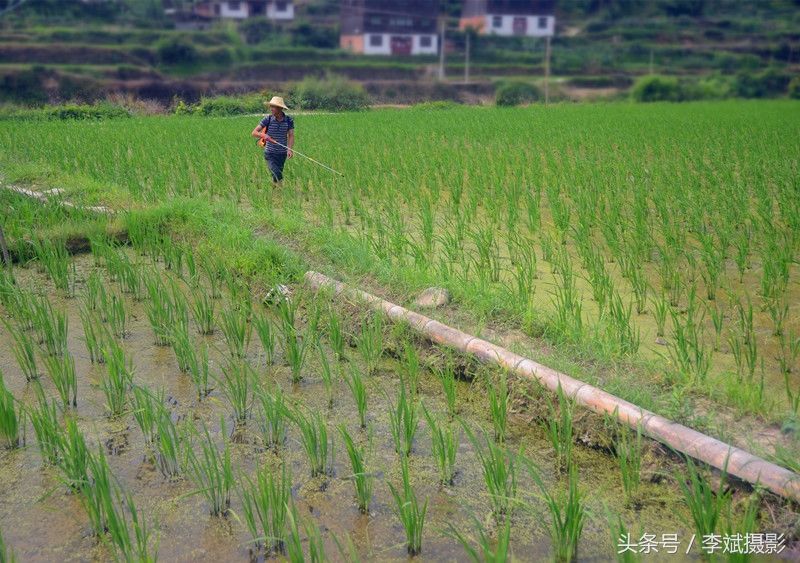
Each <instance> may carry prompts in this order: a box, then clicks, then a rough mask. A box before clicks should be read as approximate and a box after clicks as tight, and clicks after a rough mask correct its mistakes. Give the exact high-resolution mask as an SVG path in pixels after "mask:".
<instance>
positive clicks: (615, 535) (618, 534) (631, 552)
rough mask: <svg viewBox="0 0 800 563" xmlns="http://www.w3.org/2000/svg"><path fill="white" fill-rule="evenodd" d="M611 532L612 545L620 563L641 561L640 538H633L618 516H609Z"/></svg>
mask: <svg viewBox="0 0 800 563" xmlns="http://www.w3.org/2000/svg"><path fill="white" fill-rule="evenodd" d="M608 522H609V530H610V531H611V545H612V546H613V547H614V553H615V554H616V559H617V561H618V562H619V563H635V562H636V561H641V560H642V557H641V556H640V555H639V545H638V538H637V537H632V536H631V532H630V530H629V529H628V527H627V526H626V525H625V522H623V521H622V517H621V516H619V515H618V514H609V516H608Z"/></svg>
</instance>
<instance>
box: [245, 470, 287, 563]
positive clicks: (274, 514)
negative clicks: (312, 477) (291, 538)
mask: <svg viewBox="0 0 800 563" xmlns="http://www.w3.org/2000/svg"><path fill="white" fill-rule="evenodd" d="M238 481H239V483H240V485H239V487H237V489H236V490H237V493H238V495H239V498H240V500H241V502H242V516H243V519H244V522H245V525H246V527H247V529H248V531H249V532H250V535H251V536H252V538H253V543H254V544H255V545H256V547H257V548H260V547H264V548H265V549H266V554H267V555H269V553H270V552H276V553H283V552H284V551H285V543H286V532H287V529H286V528H287V523H288V518H289V504H290V501H291V486H292V477H291V474H290V473H287V471H286V465H281V471H280V474H278V473H277V472H276V471H273V470H272V469H270V468H269V467H267V466H263V467H261V469H260V470H259V471H258V473H257V474H256V480H255V482H253V481H252V480H251V479H250V478H249V477H247V476H242V477H241V478H240V479H239V480H238Z"/></svg>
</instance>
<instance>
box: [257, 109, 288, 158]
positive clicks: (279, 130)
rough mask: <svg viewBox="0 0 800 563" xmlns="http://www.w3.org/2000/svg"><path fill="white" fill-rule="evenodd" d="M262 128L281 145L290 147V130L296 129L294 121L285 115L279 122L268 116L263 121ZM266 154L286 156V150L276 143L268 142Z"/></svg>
mask: <svg viewBox="0 0 800 563" xmlns="http://www.w3.org/2000/svg"><path fill="white" fill-rule="evenodd" d="M259 125H260V126H261V127H262V128H266V130H267V131H266V133H267V135H269V136H270V137H272V138H273V139H275V140H276V141H278V142H279V143H280V144H281V145H286V146H288V145H289V130H290V129H294V119H292V118H291V117H289V116H288V115H286V114H285V113H284V114H283V119H281V120H280V121H278V120H277V119H275V117H274V116H272V115H268V116H266V117H265V118H264V119H262V120H261V123H260V124H259ZM264 152H265V153H269V154H286V149H285V148H283V147H281V146H278V145H276V144H275V143H270V142H267V146H266V147H264Z"/></svg>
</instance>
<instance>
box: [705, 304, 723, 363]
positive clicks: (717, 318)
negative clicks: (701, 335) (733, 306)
mask: <svg viewBox="0 0 800 563" xmlns="http://www.w3.org/2000/svg"><path fill="white" fill-rule="evenodd" d="M709 312H710V315H711V324H712V325H713V327H714V347H713V350H714V351H715V352H717V351H719V343H720V339H721V338H722V327H723V324H724V321H725V315H724V314H723V312H722V309H721V308H720V307H719V306H715V307H709Z"/></svg>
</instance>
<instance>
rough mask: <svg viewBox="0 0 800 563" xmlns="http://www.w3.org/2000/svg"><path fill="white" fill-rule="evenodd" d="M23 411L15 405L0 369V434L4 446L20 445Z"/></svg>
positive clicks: (13, 446) (15, 401)
mask: <svg viewBox="0 0 800 563" xmlns="http://www.w3.org/2000/svg"><path fill="white" fill-rule="evenodd" d="M24 421H25V419H24V411H23V409H22V408H21V407H18V406H17V400H16V399H15V398H14V395H13V394H12V393H11V391H9V390H8V388H7V387H6V384H5V380H4V379H3V372H1V371H0V436H1V437H2V438H3V442H4V444H5V447H6V448H9V449H13V448H17V447H19V446H20V445H21V443H22V440H21V438H20V428H21V427H22V426H24Z"/></svg>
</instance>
